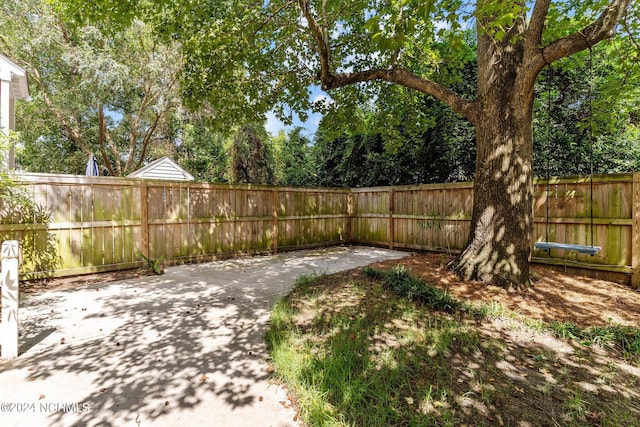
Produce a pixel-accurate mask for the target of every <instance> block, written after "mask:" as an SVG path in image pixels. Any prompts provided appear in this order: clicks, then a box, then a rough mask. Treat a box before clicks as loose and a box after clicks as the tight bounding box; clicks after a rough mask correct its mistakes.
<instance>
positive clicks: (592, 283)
mask: <svg viewBox="0 0 640 427" xmlns="http://www.w3.org/2000/svg"><path fill="white" fill-rule="evenodd" d="M450 259H451V258H450V257H449V256H448V255H446V254H434V253H425V254H416V255H415V256H412V257H408V258H405V259H403V260H400V261H385V262H383V263H381V264H379V266H380V267H383V268H390V267H392V266H395V265H397V264H401V265H404V266H406V267H407V268H408V269H409V270H410V271H411V272H412V274H414V275H417V276H420V277H422V278H423V279H424V280H426V281H427V282H428V283H430V284H432V285H434V286H437V287H439V288H442V289H447V290H448V291H449V292H451V294H452V295H453V296H455V297H456V298H458V299H460V300H466V301H475V302H480V301H484V302H498V303H500V304H502V305H504V306H505V307H506V308H508V309H510V310H513V311H517V312H519V313H521V314H523V315H525V316H528V317H530V318H532V319H537V320H542V321H546V322H549V321H563V322H571V323H574V324H576V325H577V326H581V327H590V326H596V325H598V326H602V325H608V324H611V323H614V324H620V325H629V326H637V325H639V324H640V292H638V291H637V290H634V289H631V288H629V287H626V286H624V285H620V284H617V283H612V282H608V281H604V280H599V279H593V278H588V277H580V276H572V275H569V274H565V273H561V272H559V271H556V270H553V269H550V268H548V267H542V266H533V267H532V269H533V271H534V272H535V274H536V276H537V277H538V280H536V281H534V282H533V288H532V289H529V290H523V291H520V292H509V291H507V290H505V289H503V288H501V287H499V286H491V285H487V284H486V283H481V282H476V281H463V280H460V279H459V278H458V277H457V276H456V275H455V274H453V273H452V272H451V271H449V269H448V268H447V263H448V262H449V260H450Z"/></svg>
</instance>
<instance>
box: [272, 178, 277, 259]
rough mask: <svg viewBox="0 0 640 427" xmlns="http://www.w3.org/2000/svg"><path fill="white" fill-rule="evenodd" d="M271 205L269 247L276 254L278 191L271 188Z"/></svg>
mask: <svg viewBox="0 0 640 427" xmlns="http://www.w3.org/2000/svg"><path fill="white" fill-rule="evenodd" d="M271 204H272V207H273V210H272V212H271V215H272V216H273V225H272V228H271V239H272V240H271V247H272V250H273V253H274V254H277V253H278V189H277V188H275V187H274V188H273V189H272V190H271Z"/></svg>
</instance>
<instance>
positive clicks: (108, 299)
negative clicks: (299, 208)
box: [0, 248, 397, 426]
mask: <svg viewBox="0 0 640 427" xmlns="http://www.w3.org/2000/svg"><path fill="white" fill-rule="evenodd" d="M396 254H397V253H396ZM383 256H385V251H380V250H372V251H368V250H361V251H358V250H355V251H352V250H348V249H340V248H334V249H331V250H324V251H308V252H304V253H302V254H301V253H291V254H285V255H281V256H275V257H258V258H247V259H234V260H228V261H224V262H217V263H210V264H199V265H189V266H183V267H180V268H173V269H169V271H168V273H167V274H165V275H163V276H150V277H144V278H139V279H136V280H135V281H125V282H116V283H110V284H106V285H91V286H88V287H85V288H83V289H75V290H61V291H55V292H47V293H44V294H42V295H38V296H34V297H30V298H29V299H28V300H27V301H26V302H25V307H24V309H25V311H23V312H28V313H29V316H28V318H25V319H24V321H23V328H22V331H23V334H24V335H23V341H24V343H25V344H24V347H23V348H24V349H28V350H29V351H28V353H27V354H24V355H23V356H22V357H21V358H20V359H18V361H16V362H13V363H9V364H5V365H4V366H3V365H0V369H1V372H0V380H1V381H2V382H3V383H5V384H9V383H14V385H15V387H14V388H15V391H14V392H13V394H12V396H13V398H14V399H21V400H22V399H24V400H25V401H34V400H35V401H37V400H38V396H44V397H42V399H43V401H55V402H61V401H64V402H69V401H73V402H86V403H88V404H89V410H88V411H86V412H81V411H78V412H74V413H65V412H54V413H51V414H31V415H33V416H34V418H33V419H30V418H29V414H20V415H21V417H20V418H19V419H20V420H21V421H22V422H23V423H25V425H30V426H32V425H68V426H71V425H74V426H84V425H101V426H121V425H149V424H154V425H157V424H158V423H160V424H163V425H168V424H170V423H179V422H184V420H186V419H188V420H189V424H191V425H211V422H212V420H215V424H216V425H229V426H236V425H274V426H278V425H295V424H296V423H295V422H294V412H293V411H292V410H290V409H287V408H285V407H283V405H281V403H280V401H281V400H286V394H285V393H284V392H283V391H282V390H280V389H277V388H276V387H275V386H273V385H269V383H268V372H267V364H266V363H265V359H266V357H267V354H266V350H265V344H264V340H263V335H264V332H265V325H266V324H267V322H268V318H269V312H270V309H271V306H272V305H273V303H274V302H275V300H276V299H277V298H278V297H280V296H282V295H284V294H285V293H286V292H288V291H289V289H290V288H291V286H292V285H293V282H294V280H295V278H296V277H297V276H299V275H301V274H314V273H315V274H322V273H325V272H327V273H331V272H334V271H338V270H340V269H344V268H346V267H345V266H349V267H353V266H356V265H365V264H368V263H370V262H373V261H375V260H378V259H381V257H383ZM396 256H397V255H396ZM348 263H354V264H353V265H351V264H348ZM52 329H53V330H55V332H53V333H50V334H49V332H48V331H50V330H52ZM43 331H47V334H49V335H47V336H43V334H44V332H43ZM38 341H40V342H39V343H38ZM28 343H31V344H28ZM5 392H6V391H5ZM5 392H0V394H1V396H0V397H1V398H2V399H5V400H6V399H7V397H8V396H7V395H5ZM264 414H266V415H267V416H269V417H270V418H269V419H268V420H265V419H263V418H261V417H263V416H264ZM36 415H39V416H40V417H39V418H38V417H36ZM3 416H5V414H0V419H2V417H3ZM43 416H46V420H43V418H42V417H43ZM30 421H34V422H30ZM3 424H4V423H3Z"/></svg>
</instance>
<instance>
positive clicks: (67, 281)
mask: <svg viewBox="0 0 640 427" xmlns="http://www.w3.org/2000/svg"><path fill="white" fill-rule="evenodd" d="M154 274H155V273H153V272H150V271H149V270H143V269H134V270H121V271H110V272H106V273H95V274H84V275H81V276H68V277H52V278H46V279H34V280H25V281H22V282H20V291H22V292H26V293H39V292H44V291H52V290H57V289H72V288H77V287H79V286H85V285H95V284H100V283H109V282H116V281H119V280H128V279H135V278H138V277H145V276H152V275H154Z"/></svg>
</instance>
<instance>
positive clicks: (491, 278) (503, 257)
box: [453, 37, 535, 288]
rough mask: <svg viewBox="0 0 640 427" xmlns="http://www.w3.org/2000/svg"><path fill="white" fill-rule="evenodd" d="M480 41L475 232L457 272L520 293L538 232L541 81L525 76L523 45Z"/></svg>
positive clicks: (472, 219) (472, 221)
mask: <svg viewBox="0 0 640 427" xmlns="http://www.w3.org/2000/svg"><path fill="white" fill-rule="evenodd" d="M482 39H487V38H486V37H481V38H480V43H481V44H483V42H484V44H485V46H480V48H479V49H478V52H479V56H478V95H479V97H478V100H479V102H480V106H479V107H480V111H482V115H481V116H480V117H478V118H477V120H476V123H475V127H476V146H477V152H476V172H475V182H474V203H473V214H472V218H471V232H470V235H469V240H468V241H467V246H466V247H465V249H464V250H463V251H462V253H461V254H460V255H459V256H458V258H457V259H456V260H455V261H454V263H453V269H454V270H455V271H456V272H457V273H458V274H459V275H460V276H461V277H463V278H465V279H467V280H469V279H475V280H481V281H483V282H490V283H493V284H497V285H501V286H505V287H515V288H521V287H523V286H527V285H528V284H529V261H530V256H531V235H532V231H533V172H532V160H533V130H532V118H533V115H532V114H533V83H534V80H535V77H534V76H532V75H525V74H526V73H524V72H523V68H522V60H523V57H522V49H521V48H520V46H518V44H517V43H511V44H509V43H505V44H498V43H495V42H492V41H488V40H482ZM483 49H484V52H483ZM481 52H482V53H481Z"/></svg>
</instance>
